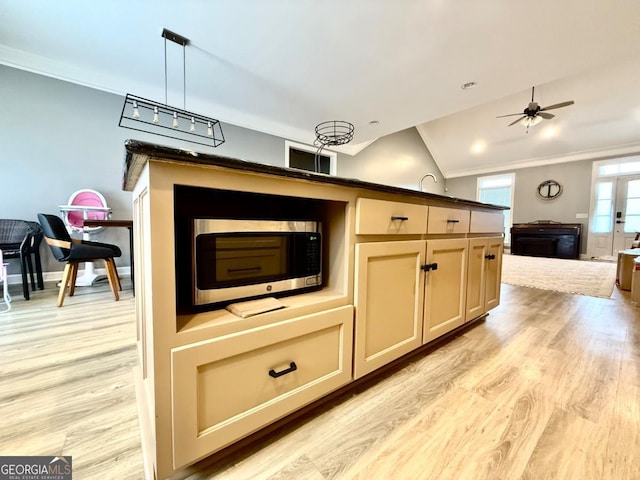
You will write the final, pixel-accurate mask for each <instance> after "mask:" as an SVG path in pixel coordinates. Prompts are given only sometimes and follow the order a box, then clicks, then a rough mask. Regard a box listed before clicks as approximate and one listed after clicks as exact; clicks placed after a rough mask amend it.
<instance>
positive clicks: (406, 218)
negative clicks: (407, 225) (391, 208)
mask: <svg viewBox="0 0 640 480" xmlns="http://www.w3.org/2000/svg"><path fill="white" fill-rule="evenodd" d="M391 220H400V221H401V222H404V221H406V220H409V217H398V216H396V215H391Z"/></svg>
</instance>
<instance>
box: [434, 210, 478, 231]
mask: <svg viewBox="0 0 640 480" xmlns="http://www.w3.org/2000/svg"><path fill="white" fill-rule="evenodd" d="M468 232H469V210H461V209H458V208H443V207H429V222H428V227H427V233H468Z"/></svg>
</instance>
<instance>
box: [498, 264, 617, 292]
mask: <svg viewBox="0 0 640 480" xmlns="http://www.w3.org/2000/svg"><path fill="white" fill-rule="evenodd" d="M615 281H616V264H615V263H613V262H597V261H590V260H562V259H556V258H543V257H526V256H523V255H504V257H503V260H502V283H508V284H509V285H518V286H521V287H533V288H540V289H543V290H554V291H557V292H567V293H574V294H576V295H587V296H590V297H603V298H608V297H610V296H611V294H612V293H613V286H614V284H615Z"/></svg>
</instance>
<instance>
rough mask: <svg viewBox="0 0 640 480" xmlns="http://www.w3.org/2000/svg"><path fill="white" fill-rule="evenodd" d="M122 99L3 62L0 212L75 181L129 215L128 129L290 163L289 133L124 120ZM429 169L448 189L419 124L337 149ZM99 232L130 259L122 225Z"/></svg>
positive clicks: (407, 180)
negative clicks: (202, 140) (195, 139)
mask: <svg viewBox="0 0 640 480" xmlns="http://www.w3.org/2000/svg"><path fill="white" fill-rule="evenodd" d="M131 93H136V92H131ZM123 101H124V98H123V97H122V96H120V95H115V94H110V93H105V92H102V91H98V90H94V89H91V88H88V87H82V86H79V85H75V84H72V83H68V82H64V81H61V80H56V79H52V78H49V77H45V76H41V75H37V74H34V73H29V72H25V71H22V70H17V69H14V68H10V67H6V66H3V65H0V165H1V166H2V170H1V171H2V177H1V178H2V187H1V188H0V218H20V219H26V220H36V215H37V214H38V213H39V212H44V213H53V214H58V215H59V214H60V212H59V209H58V206H59V205H61V204H66V203H67V201H68V199H69V196H70V195H71V194H72V193H73V192H74V191H76V190H79V189H81V188H93V189H95V190H98V191H99V192H101V193H102V194H103V195H104V196H105V198H106V200H107V203H108V204H109V206H110V207H111V208H112V210H113V215H112V218H116V219H131V217H132V213H131V194H130V193H129V192H124V191H122V189H121V176H122V159H123V154H124V147H123V145H124V141H125V140H126V139H128V138H135V139H139V140H144V141H149V142H155V143H160V144H164V145H171V146H176V147H182V148H189V149H195V150H198V151H200V152H208V153H215V154H217V155H225V156H230V157H234V158H241V159H244V160H250V161H254V162H260V163H266V164H270V165H277V166H284V156H285V155H284V148H285V147H284V139H283V138H279V137H276V136H273V135H267V134H263V133H260V132H257V131H254V130H249V129H246V128H241V127H237V126H234V125H230V124H226V123H223V131H224V136H225V139H226V142H225V143H224V144H223V145H221V146H220V147H218V148H213V147H206V146H202V145H194V144H190V143H188V142H182V141H180V140H174V139H170V138H166V137H159V136H156V135H151V134H145V133H143V132H137V131H134V130H128V129H124V128H120V127H118V120H119V118H120V112H121V110H122V104H123ZM211 115H212V116H214V117H215V112H212V113H211ZM356 128H357V127H356ZM427 172H433V173H435V174H436V175H437V176H438V179H439V183H438V184H437V185H435V184H433V182H432V181H431V180H430V179H427V180H426V181H425V187H426V188H425V190H426V191H432V192H437V193H442V189H443V187H444V183H443V182H442V181H441V179H442V175H441V174H440V171H439V170H438V169H437V167H436V165H435V162H434V161H433V158H432V157H431V155H430V154H429V152H428V150H427V149H426V147H425V146H424V143H423V142H422V140H421V139H420V137H419V134H418V133H417V131H416V130H415V129H414V128H411V129H408V130H404V131H402V132H398V133H396V134H393V135H389V136H387V137H383V138H381V139H378V140H377V141H376V142H374V143H373V144H372V145H370V146H369V147H367V148H366V149H364V150H362V151H361V152H360V153H359V154H358V155H355V156H350V155H344V154H339V155H338V174H339V175H340V176H344V177H349V178H358V179H362V180H367V181H372V182H377V183H385V184H390V185H395V186H404V187H407V188H413V189H417V184H418V180H419V179H420V177H421V176H422V175H423V174H424V173H427ZM94 238H95V240H97V241H104V242H110V243H115V244H117V245H119V246H120V247H121V248H122V250H123V256H122V258H121V259H120V260H119V261H118V262H117V263H118V265H119V266H125V265H128V263H129V248H128V245H129V239H128V233H127V230H126V229H123V228H109V229H105V230H103V231H102V232H100V233H98V234H96V235H95V237H94ZM42 253H43V269H44V271H45V272H47V271H59V270H62V268H63V266H62V265H61V264H58V263H57V262H56V261H55V260H54V259H53V257H52V256H51V254H50V252H49V250H48V248H47V247H46V246H44V245H43V246H42ZM10 263H11V265H10V268H9V273H10V274H16V273H19V266H18V264H17V262H15V261H11V262H10Z"/></svg>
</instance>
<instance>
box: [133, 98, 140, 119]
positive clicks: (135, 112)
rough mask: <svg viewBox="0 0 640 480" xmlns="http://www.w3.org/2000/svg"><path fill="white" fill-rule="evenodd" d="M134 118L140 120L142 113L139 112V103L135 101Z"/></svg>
mask: <svg viewBox="0 0 640 480" xmlns="http://www.w3.org/2000/svg"><path fill="white" fill-rule="evenodd" d="M133 118H140V112H139V111H138V102H136V101H135V100H134V101H133Z"/></svg>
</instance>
